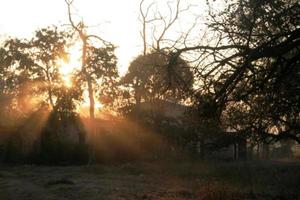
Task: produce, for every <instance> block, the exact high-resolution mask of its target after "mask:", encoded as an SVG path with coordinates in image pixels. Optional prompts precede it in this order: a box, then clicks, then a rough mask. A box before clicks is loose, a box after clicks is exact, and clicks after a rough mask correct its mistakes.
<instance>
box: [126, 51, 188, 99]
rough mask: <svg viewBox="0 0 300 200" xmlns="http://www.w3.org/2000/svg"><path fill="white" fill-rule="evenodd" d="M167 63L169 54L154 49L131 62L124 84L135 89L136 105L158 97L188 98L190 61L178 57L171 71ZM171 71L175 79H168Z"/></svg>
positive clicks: (133, 90)
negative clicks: (188, 62)
mask: <svg viewBox="0 0 300 200" xmlns="http://www.w3.org/2000/svg"><path fill="white" fill-rule="evenodd" d="M167 63H168V56H167V55H166V54H164V53H160V52H153V53H150V54H147V55H141V56H139V57H137V58H136V59H135V60H134V61H133V62H132V63H131V64H130V66H129V68H128V73H127V74H126V75H125V77H124V78H123V80H122V83H124V85H126V86H129V87H130V88H131V89H132V92H133V93H134V94H133V95H134V99H135V104H139V103H141V102H142V101H153V100H155V99H156V100H157V99H161V100H173V101H174V100H176V101H180V100H183V99H185V98H186V97H187V94H186V92H187V91H186V89H187V88H188V89H191V88H192V86H193V73H192V72H191V71H190V69H189V67H188V64H187V63H186V62H185V61H184V60H183V59H179V60H178V62H177V65H176V66H175V67H174V68H172V70H174V71H168V68H167V67H166V66H167ZM169 73H172V74H174V75H175V76H176V78H172V79H169V77H170V76H168V75H169ZM182 83H185V85H182Z"/></svg>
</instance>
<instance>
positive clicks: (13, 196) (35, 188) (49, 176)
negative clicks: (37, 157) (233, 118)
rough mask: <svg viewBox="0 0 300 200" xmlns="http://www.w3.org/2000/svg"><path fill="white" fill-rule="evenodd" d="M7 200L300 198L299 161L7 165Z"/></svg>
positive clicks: (3, 188)
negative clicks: (49, 165) (63, 165)
mask: <svg viewBox="0 0 300 200" xmlns="http://www.w3.org/2000/svg"><path fill="white" fill-rule="evenodd" d="M0 169H1V171H0V199H1V200H2V199H3V200H19V199H22V200H39V199H40V200H67V199H72V200H76V199H78V200H81V199H82V200H96V199H111V200H121V199H130V200H135V199H136V200H137V199H148V200H150V199H158V200H183V199H190V200H194V199H195V200H196V199H197V200H218V199H220V200H221V199H224V200H229V199H232V200H238V199H300V190H299V185H300V163H297V162H275V161H264V162H239V163H236V162H188V163H187V162H168V163H127V164H120V165H94V166H68V167H48V166H28V165H27V166H15V167H11V166H2V167H1V168H0Z"/></svg>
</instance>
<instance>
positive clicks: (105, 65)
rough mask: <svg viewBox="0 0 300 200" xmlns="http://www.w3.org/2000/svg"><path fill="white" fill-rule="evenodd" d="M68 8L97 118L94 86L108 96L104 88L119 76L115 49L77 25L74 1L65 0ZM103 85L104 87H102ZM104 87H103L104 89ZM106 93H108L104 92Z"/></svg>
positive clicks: (92, 114) (113, 82) (85, 79)
mask: <svg viewBox="0 0 300 200" xmlns="http://www.w3.org/2000/svg"><path fill="white" fill-rule="evenodd" d="M65 2H66V4H67V6H68V17H69V22H70V24H71V26H72V28H73V29H74V31H75V32H76V33H77V34H78V37H79V38H80V40H81V42H82V50H81V51H82V56H81V75H83V80H84V81H85V82H86V83H87V89H88V95H89V103H90V118H91V119H94V118H95V97H94V96H95V95H94V92H95V88H94V84H99V85H101V87H99V88H102V89H100V93H102V94H104V93H105V94H106V95H107V94H108V89H107V88H106V90H104V86H108V87H110V86H112V84H115V80H116V78H117V76H118V74H117V66H116V57H115V55H114V49H115V47H114V46H113V45H112V44H111V43H109V42H107V41H105V40H103V39H102V38H101V37H99V36H97V35H92V34H88V33H87V31H86V28H87V27H86V26H85V24H84V22H83V21H81V22H79V23H78V24H77V25H76V24H75V22H74V21H73V19H72V13H71V6H72V4H73V0H65ZM96 41H97V42H100V43H101V44H102V46H100V47H96V46H95V45H94V44H95V43H96ZM109 82H110V83H109ZM102 84H103V85H102ZM102 86H103V87H102ZM104 91H106V92H104Z"/></svg>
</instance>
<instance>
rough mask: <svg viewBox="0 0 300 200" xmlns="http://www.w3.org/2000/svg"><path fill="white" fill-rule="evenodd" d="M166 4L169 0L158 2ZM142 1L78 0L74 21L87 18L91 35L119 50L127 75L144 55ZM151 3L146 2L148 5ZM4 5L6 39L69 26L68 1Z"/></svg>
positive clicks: (1, 22) (1, 18)
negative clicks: (139, 55)
mask: <svg viewBox="0 0 300 200" xmlns="http://www.w3.org/2000/svg"><path fill="white" fill-rule="evenodd" d="M149 1H151V0H148V2H149ZM164 1H165V2H166V1H167V0H161V1H157V2H158V3H161V2H164ZM185 1H186V2H189V3H194V2H199V0H185ZM139 2H140V0H127V1H125V0H74V4H73V5H74V7H73V8H72V9H73V13H74V16H73V18H74V21H79V20H81V19H83V20H84V22H85V24H86V25H88V26H89V28H88V31H89V32H90V33H93V34H97V35H99V36H101V37H102V38H104V39H105V40H107V41H110V42H112V43H113V44H115V45H116V46H117V47H118V48H117V49H116V55H117V57H118V61H119V62H118V63H119V68H120V71H121V73H124V72H125V70H126V69H127V67H128V65H129V62H130V61H131V60H132V59H134V57H136V56H137V55H138V54H139V53H141V52H142V39H141V37H140V30H141V23H140V22H139ZM148 2H147V0H146V3H148ZM200 2H205V1H204V0H203V1H200ZM0 5H1V6H0V37H2V38H3V37H7V36H12V37H20V38H24V37H25V38H30V37H31V36H32V35H33V33H34V31H36V30H38V29H39V28H44V27H47V26H49V25H53V24H54V25H61V26H65V25H67V24H68V18H67V6H66V3H65V1H64V0H0ZM198 11H199V9H198ZM189 21H190V20H189V19H188V18H186V19H185V21H184V23H183V24H185V23H186V24H188V23H189ZM181 26H182V24H181Z"/></svg>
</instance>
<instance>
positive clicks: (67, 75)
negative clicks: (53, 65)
mask: <svg viewBox="0 0 300 200" xmlns="http://www.w3.org/2000/svg"><path fill="white" fill-rule="evenodd" d="M67 51H68V54H69V58H68V59H67V62H66V61H61V62H60V64H59V65H60V67H59V72H60V75H61V78H62V80H63V82H64V84H65V86H66V87H72V76H73V73H74V72H75V71H76V70H78V69H79V68H80V65H81V63H80V56H81V51H80V45H79V44H75V45H74V46H71V47H70V48H69V49H68V50H67Z"/></svg>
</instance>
